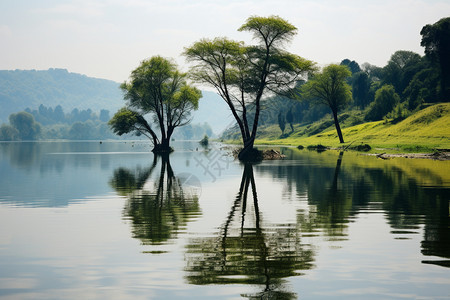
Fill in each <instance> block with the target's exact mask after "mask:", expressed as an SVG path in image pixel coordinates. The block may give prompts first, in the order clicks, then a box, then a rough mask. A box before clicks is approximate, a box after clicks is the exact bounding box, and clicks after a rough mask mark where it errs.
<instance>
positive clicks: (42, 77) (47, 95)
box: [0, 69, 232, 134]
mask: <svg viewBox="0 0 450 300" xmlns="http://www.w3.org/2000/svg"><path fill="white" fill-rule="evenodd" d="M119 86H120V83H117V82H114V81H111V80H106V79H100V78H92V77H88V76H86V75H82V74H77V73H71V72H69V71H68V70H66V69H48V70H0V124H1V123H7V122H8V117H9V115H10V114H11V113H16V112H19V111H22V110H24V109H26V108H27V107H29V108H31V109H37V108H38V107H39V105H41V104H43V105H44V106H47V107H56V106H57V105H61V107H62V108H63V110H64V112H66V113H69V112H71V111H72V110H73V109H74V108H78V109H88V108H90V109H91V110H92V111H94V112H97V113H98V112H99V111H100V110H102V109H106V110H109V111H110V115H111V116H112V115H113V114H114V113H115V112H116V111H117V110H118V109H119V108H120V107H122V106H124V104H125V102H124V101H123V98H122V91H121V90H120V87H119ZM231 120H232V117H231V114H230V112H229V110H228V108H227V106H226V104H225V102H224V101H223V100H222V99H221V98H220V97H219V96H218V95H217V94H216V93H213V92H208V91H204V92H203V98H202V99H201V100H200V104H199V109H198V110H197V111H195V112H194V113H193V121H192V124H197V123H200V124H203V123H205V122H207V123H208V124H209V125H210V126H211V128H212V129H213V131H214V133H215V134H219V133H220V132H222V131H223V130H224V129H225V128H226V127H227V125H229V124H230V123H231Z"/></svg>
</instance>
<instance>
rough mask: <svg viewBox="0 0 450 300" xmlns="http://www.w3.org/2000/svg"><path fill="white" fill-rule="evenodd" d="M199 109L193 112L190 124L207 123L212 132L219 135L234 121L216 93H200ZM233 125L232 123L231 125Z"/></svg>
mask: <svg viewBox="0 0 450 300" xmlns="http://www.w3.org/2000/svg"><path fill="white" fill-rule="evenodd" d="M202 94H203V97H202V98H201V99H200V104H199V108H198V110H197V111H195V112H194V114H193V115H194V118H193V120H192V124H197V123H200V124H202V123H204V122H207V123H208V124H209V125H210V126H211V128H212V130H213V132H214V133H215V134H217V135H220V133H222V131H224V130H225V129H226V128H227V127H228V126H229V125H230V124H231V123H232V121H233V120H234V118H233V116H232V115H231V112H230V109H229V108H228V106H227V104H226V103H225V101H224V100H223V99H222V98H221V97H220V96H219V95H217V94H216V93H214V92H208V91H202ZM232 124H234V123H232Z"/></svg>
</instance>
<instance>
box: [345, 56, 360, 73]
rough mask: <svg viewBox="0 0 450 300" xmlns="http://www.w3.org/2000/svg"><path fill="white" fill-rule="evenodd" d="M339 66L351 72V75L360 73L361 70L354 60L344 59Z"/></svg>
mask: <svg viewBox="0 0 450 300" xmlns="http://www.w3.org/2000/svg"><path fill="white" fill-rule="evenodd" d="M341 65H342V66H347V67H348V68H349V69H350V71H351V72H352V74H355V73H358V72H361V68H360V67H359V64H358V63H357V62H356V61H354V60H350V59H348V58H346V59H344V60H342V61H341Z"/></svg>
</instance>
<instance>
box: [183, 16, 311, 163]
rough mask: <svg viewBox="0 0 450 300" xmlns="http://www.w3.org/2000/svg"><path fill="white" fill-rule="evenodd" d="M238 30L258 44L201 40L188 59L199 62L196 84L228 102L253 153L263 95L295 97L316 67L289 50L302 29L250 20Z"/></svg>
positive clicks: (193, 70)
mask: <svg viewBox="0 0 450 300" xmlns="http://www.w3.org/2000/svg"><path fill="white" fill-rule="evenodd" d="M239 31H248V32H250V33H251V34H252V35H253V37H254V39H255V40H256V41H257V42H258V44H256V45H252V46H246V45H245V44H244V43H243V42H237V41H232V40H229V39H227V38H215V39H212V40H210V39H202V40H200V41H198V42H196V43H194V44H193V45H192V46H191V47H189V48H186V49H185V51H184V55H185V56H186V58H187V59H188V61H190V62H193V63H194V66H193V67H192V68H191V74H192V79H193V80H195V81H197V82H200V83H203V84H207V85H209V86H212V87H213V88H215V89H216V91H217V92H218V94H219V95H220V96H221V97H222V98H223V99H224V101H225V102H226V104H227V105H228V107H229V109H230V111H231V113H232V115H233V117H234V118H235V120H236V122H237V125H238V127H239V130H240V133H241V138H242V141H243V143H244V149H243V151H248V150H249V149H251V148H253V143H254V140H255V138H256V133H257V128H258V124H259V116H260V111H261V104H262V103H261V100H262V98H263V95H268V94H269V95H270V94H272V95H276V94H279V95H291V94H292V91H293V88H294V87H295V84H296V82H297V81H298V80H300V79H302V77H304V76H305V75H306V74H307V73H308V72H310V71H312V70H313V69H314V63H313V62H311V61H309V60H306V59H303V58H301V57H299V56H297V55H295V54H292V53H289V52H287V51H285V50H284V45H285V44H286V43H287V42H289V41H290V40H291V39H292V38H293V37H294V36H295V34H296V33H297V28H296V27H295V26H293V25H291V24H290V23H288V22H287V21H285V20H283V19H282V18H280V17H277V16H271V17H267V18H265V17H256V16H254V17H250V18H248V19H247V21H246V22H245V23H244V24H243V25H242V26H241V27H240V28H239ZM242 157H243V156H241V155H240V158H242Z"/></svg>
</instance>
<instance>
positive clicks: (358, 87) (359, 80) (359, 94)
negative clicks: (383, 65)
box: [352, 72, 370, 109]
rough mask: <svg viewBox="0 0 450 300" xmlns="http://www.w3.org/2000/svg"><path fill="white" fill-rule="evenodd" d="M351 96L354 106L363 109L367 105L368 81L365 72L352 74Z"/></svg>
mask: <svg viewBox="0 0 450 300" xmlns="http://www.w3.org/2000/svg"><path fill="white" fill-rule="evenodd" d="M352 78H353V79H352V95H353V100H354V104H355V105H357V106H359V107H360V108H361V109H364V108H365V107H366V106H367V105H368V104H369V90H370V79H369V75H368V74H367V73H366V72H358V73H354V74H353V76H352Z"/></svg>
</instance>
